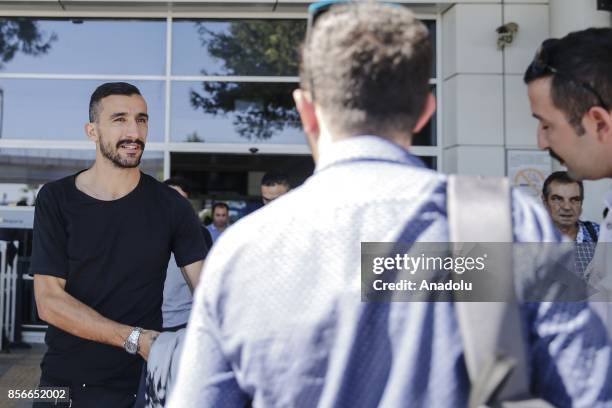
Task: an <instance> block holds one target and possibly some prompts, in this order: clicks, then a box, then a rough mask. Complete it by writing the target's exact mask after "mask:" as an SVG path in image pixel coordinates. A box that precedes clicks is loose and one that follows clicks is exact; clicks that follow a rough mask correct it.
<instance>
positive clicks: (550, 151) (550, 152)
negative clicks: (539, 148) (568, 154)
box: [548, 149, 565, 165]
mask: <svg viewBox="0 0 612 408" xmlns="http://www.w3.org/2000/svg"><path fill="white" fill-rule="evenodd" d="M548 154H550V157H552V158H553V159H555V160H557V161H558V162H559V163H561V164H563V165H565V162H564V161H563V159H562V158H561V156H559V155H558V154H557V153H555V152H554V151H553V149H548Z"/></svg>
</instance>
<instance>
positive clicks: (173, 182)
mask: <svg viewBox="0 0 612 408" xmlns="http://www.w3.org/2000/svg"><path fill="white" fill-rule="evenodd" d="M164 184H167V185H169V186H175V187H180V188H181V190H183V191H184V192H185V194H187V195H191V191H192V190H191V183H190V182H189V181H188V180H187V179H185V178H183V177H180V176H177V177H170V178H169V179H166V180H164Z"/></svg>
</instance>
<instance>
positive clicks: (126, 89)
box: [89, 82, 142, 123]
mask: <svg viewBox="0 0 612 408" xmlns="http://www.w3.org/2000/svg"><path fill="white" fill-rule="evenodd" d="M111 95H125V96H130V95H141V96H142V94H141V93H140V90H139V89H138V88H136V87H135V86H134V85H132V84H128V83H127V82H106V83H104V84H102V85H100V86H99V87H97V88H96V90H95V91H94V92H93V93H92V94H91V98H90V99H89V122H91V123H93V122H96V121H97V120H98V119H99V114H100V110H99V108H100V101H101V100H102V99H104V98H106V97H107V96H111Z"/></svg>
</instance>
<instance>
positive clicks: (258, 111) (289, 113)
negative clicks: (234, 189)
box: [190, 20, 306, 140]
mask: <svg viewBox="0 0 612 408" xmlns="http://www.w3.org/2000/svg"><path fill="white" fill-rule="evenodd" d="M196 27H197V30H198V34H199V35H200V40H201V42H202V45H203V46H204V47H206V49H207V53H208V54H209V55H211V56H213V57H215V58H217V59H219V60H220V61H222V63H223V66H224V70H223V72H222V73H221V74H223V75H236V76H246V75H257V76H297V74H298V65H299V59H298V44H300V42H301V41H302V39H303V38H304V33H305V29H306V25H305V22H303V21H296V20H293V21H292V20H277V21H275V20H259V21H257V20H240V21H233V22H230V23H229V24H228V29H227V30H221V31H220V32H213V31H212V30H211V29H209V28H208V27H207V26H206V25H205V23H197V24H196ZM202 74H203V75H214V74H220V73H210V72H206V70H202ZM294 88H296V84H278V83H272V84H265V85H264V84H258V83H252V82H251V83H249V82H234V83H228V82H203V83H202V92H197V91H195V90H192V91H191V93H190V102H191V105H192V106H193V108H194V109H202V111H203V112H205V113H208V114H214V115H227V114H231V115H232V121H233V124H234V127H235V128H236V131H237V132H238V133H239V134H240V136H242V137H244V138H246V139H248V140H265V139H270V138H271V137H273V136H274V134H275V133H276V132H280V131H282V130H283V129H284V128H285V127H299V116H298V114H297V112H296V110H295V107H294V105H293V99H292V97H291V91H292V90H293V89H294Z"/></svg>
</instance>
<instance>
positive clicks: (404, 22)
mask: <svg viewBox="0 0 612 408" xmlns="http://www.w3.org/2000/svg"><path fill="white" fill-rule="evenodd" d="M307 41H308V42H307V43H305V44H304V45H303V47H302V55H301V64H300V87H301V88H302V89H305V90H310V87H311V86H312V87H313V88H314V89H312V92H311V95H315V102H316V103H317V104H318V105H319V106H321V108H323V109H324V110H325V112H326V113H327V114H328V121H329V125H330V127H331V128H332V130H333V131H335V132H340V133H347V134H348V135H356V134H378V135H381V136H382V135H384V134H385V133H393V132H396V131H398V130H399V131H402V132H405V131H406V130H408V131H410V130H411V129H412V128H413V127H414V125H415V124H416V121H417V120H418V118H419V116H420V114H421V112H422V110H423V106H424V104H425V100H426V98H427V94H428V93H429V78H430V75H431V65H432V54H433V53H432V48H431V43H430V40H429V33H428V31H427V28H426V27H425V25H424V24H423V23H421V22H420V21H419V20H417V19H416V17H415V16H414V14H413V13H412V12H411V11H410V10H408V9H407V8H404V7H401V6H394V5H389V4H380V3H378V4H377V3H374V2H371V3H359V2H350V3H341V4H337V5H334V6H332V7H331V9H330V10H329V11H327V12H326V13H325V14H323V15H321V17H320V18H318V19H317V20H316V23H315V24H314V27H313V28H312V31H311V33H310V35H309V36H308V38H307Z"/></svg>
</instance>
